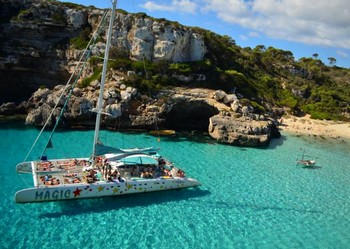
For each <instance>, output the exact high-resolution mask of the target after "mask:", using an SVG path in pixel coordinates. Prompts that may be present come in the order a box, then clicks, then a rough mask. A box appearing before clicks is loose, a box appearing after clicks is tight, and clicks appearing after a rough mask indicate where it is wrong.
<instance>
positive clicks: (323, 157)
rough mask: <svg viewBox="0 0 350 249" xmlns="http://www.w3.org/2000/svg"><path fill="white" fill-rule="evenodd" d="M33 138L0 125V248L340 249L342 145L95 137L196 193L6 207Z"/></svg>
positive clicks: (79, 147) (348, 239) (63, 135)
mask: <svg viewBox="0 0 350 249" xmlns="http://www.w3.org/2000/svg"><path fill="white" fill-rule="evenodd" d="M37 134H38V130H36V129H32V128H30V127H25V126H22V125H18V124H15V123H0V155H1V156H0V169H1V171H0V180H1V183H2V187H1V188H0V189H1V190H0V191H1V194H2V198H1V201H0V212H1V214H2V215H1V217H0V224H1V225H0V234H2V235H1V240H0V248H62V247H63V246H65V247H66V246H69V248H159V249H161V248H167V249H168V248H172V249H176V248H350V226H349V224H350V198H349V196H350V188H349V186H350V156H349V155H348V153H349V151H350V142H349V141H341V140H321V139H313V138H311V139H310V138H301V137H295V136H291V135H288V136H287V135H286V134H284V135H283V137H282V138H281V139H279V140H274V141H273V142H272V144H271V145H270V147H269V148H266V149H254V148H237V147H231V146H224V145H218V144H215V143H205V142H201V141H199V140H198V139H197V140H195V139H194V140H189V139H186V138H176V139H175V138H162V139H161V142H160V143H158V142H157V139H156V138H155V137H152V136H148V135H145V134H125V133H124V134H121V133H116V132H108V131H102V133H101V139H102V141H104V142H106V144H107V143H108V144H115V145H116V146H119V147H136V146H137V147H147V146H159V147H161V154H162V155H164V156H165V157H167V158H169V159H171V160H172V161H174V162H175V163H176V164H177V165H178V166H180V167H181V168H183V169H184V170H185V171H186V173H187V175H188V176H191V177H194V178H197V179H198V180H199V181H200V182H201V183H202V184H203V185H202V186H201V187H199V188H197V189H185V190H180V191H166V192H158V193H147V194H142V195H132V196H124V197H118V198H104V199H87V200H78V201H66V202H48V203H34V204H15V203H14V200H13V199H14V194H15V192H16V191H17V190H19V189H21V188H25V187H26V182H27V183H28V184H32V182H31V177H30V176H23V177H21V176H20V175H17V174H16V173H15V165H16V164H17V163H18V162H21V161H22V160H23V159H24V158H25V156H26V154H27V153H28V150H29V148H30V146H31V145H32V143H33V141H34V140H35V138H36V135H37ZM92 137H93V131H65V132H58V133H56V134H55V136H54V139H53V144H54V147H55V149H54V150H50V151H48V153H47V154H48V156H49V157H51V158H52V157H54V156H55V157H60V156H63V155H66V156H67V157H73V156H86V155H89V154H90V152H91V149H92V148H91V142H90V141H91V140H92ZM39 145H40V144H39ZM41 145H42V144H41ZM39 147H40V146H39ZM300 148H306V149H307V154H309V155H313V156H315V157H317V158H318V159H317V160H318V161H317V164H318V165H319V167H318V168H316V169H305V168H302V167H300V166H296V165H295V161H296V158H297V157H300V156H301V154H302V151H301V150H300ZM33 151H34V153H35V152H36V153H40V152H41V150H40V149H39V148H34V150H33ZM52 151H53V152H55V153H52ZM37 155H38V154H37ZM37 155H36V156H37ZM30 159H33V157H31V158H30Z"/></svg>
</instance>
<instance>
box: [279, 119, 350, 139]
mask: <svg viewBox="0 0 350 249" xmlns="http://www.w3.org/2000/svg"><path fill="white" fill-rule="evenodd" d="M280 121H281V123H282V124H281V125H280V126H279V128H280V129H281V130H283V131H287V132H291V133H296V134H299V135H307V136H314V137H324V138H327V137H328V138H334V139H336V138H344V139H350V123H349V122H348V123H346V122H335V121H327V120H315V119H311V118H310V116H309V115H307V116H305V117H301V118H299V117H295V116H283V117H282V119H281V120H280Z"/></svg>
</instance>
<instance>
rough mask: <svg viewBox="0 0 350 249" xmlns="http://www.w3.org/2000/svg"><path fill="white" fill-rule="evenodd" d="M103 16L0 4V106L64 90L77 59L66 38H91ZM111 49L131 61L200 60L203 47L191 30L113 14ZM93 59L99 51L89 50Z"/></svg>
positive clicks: (77, 9)
mask: <svg viewBox="0 0 350 249" xmlns="http://www.w3.org/2000/svg"><path fill="white" fill-rule="evenodd" d="M103 13H104V11H103V10H98V9H91V8H88V7H84V6H79V5H72V4H68V5H67V4H63V3H59V2H52V1H50V2H49V1H43V0H25V1H23V0H21V1H20V0H4V1H1V2H0V17H1V21H0V103H4V102H17V103H18V102H20V101H21V100H25V99H27V98H29V97H30V95H31V93H33V92H34V91H35V90H36V89H38V88H39V87H40V86H45V87H48V88H53V87H54V86H55V85H58V84H65V82H66V80H67V79H68V77H69V71H70V70H71V67H70V65H74V63H75V61H76V60H77V59H78V58H79V56H80V54H81V53H80V50H79V49H76V48H74V47H73V46H71V38H75V37H79V35H80V36H81V34H82V33H83V32H86V30H88V31H89V30H90V32H92V31H93V30H94V29H95V28H96V26H97V24H98V23H99V21H100V19H101V16H102V15H103ZM113 32H114V33H113V39H112V46H114V47H116V48H123V49H126V50H127V51H129V54H130V57H131V58H132V59H135V60H140V59H143V58H144V57H145V58H146V59H148V60H152V61H157V60H166V61H171V62H181V61H195V60H202V59H203V57H204V54H205V52H206V47H205V44H204V41H203V39H202V37H201V36H200V35H199V34H197V33H195V32H194V31H193V30H192V29H190V28H186V27H182V26H180V25H178V26H174V25H173V24H170V23H166V22H165V21H163V22H161V21H158V20H155V19H152V18H150V17H147V16H146V15H131V14H128V13H124V12H118V13H117V15H116V20H115V24H114V30H113ZM94 51H95V53H97V54H98V55H99V54H100V52H101V51H98V50H94Z"/></svg>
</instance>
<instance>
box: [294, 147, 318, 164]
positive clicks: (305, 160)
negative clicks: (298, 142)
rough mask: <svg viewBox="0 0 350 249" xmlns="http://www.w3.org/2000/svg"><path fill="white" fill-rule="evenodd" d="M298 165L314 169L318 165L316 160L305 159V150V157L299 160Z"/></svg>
mask: <svg viewBox="0 0 350 249" xmlns="http://www.w3.org/2000/svg"><path fill="white" fill-rule="evenodd" d="M297 165H301V166H305V167H313V166H315V165H316V159H314V160H309V159H305V150H304V151H303V156H302V157H301V159H298V160H297Z"/></svg>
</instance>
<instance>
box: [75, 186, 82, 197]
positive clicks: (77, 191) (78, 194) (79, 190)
mask: <svg viewBox="0 0 350 249" xmlns="http://www.w3.org/2000/svg"><path fill="white" fill-rule="evenodd" d="M81 191H82V189H78V188H77V189H76V190H74V191H73V193H74V197H76V196H80V192H81Z"/></svg>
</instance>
